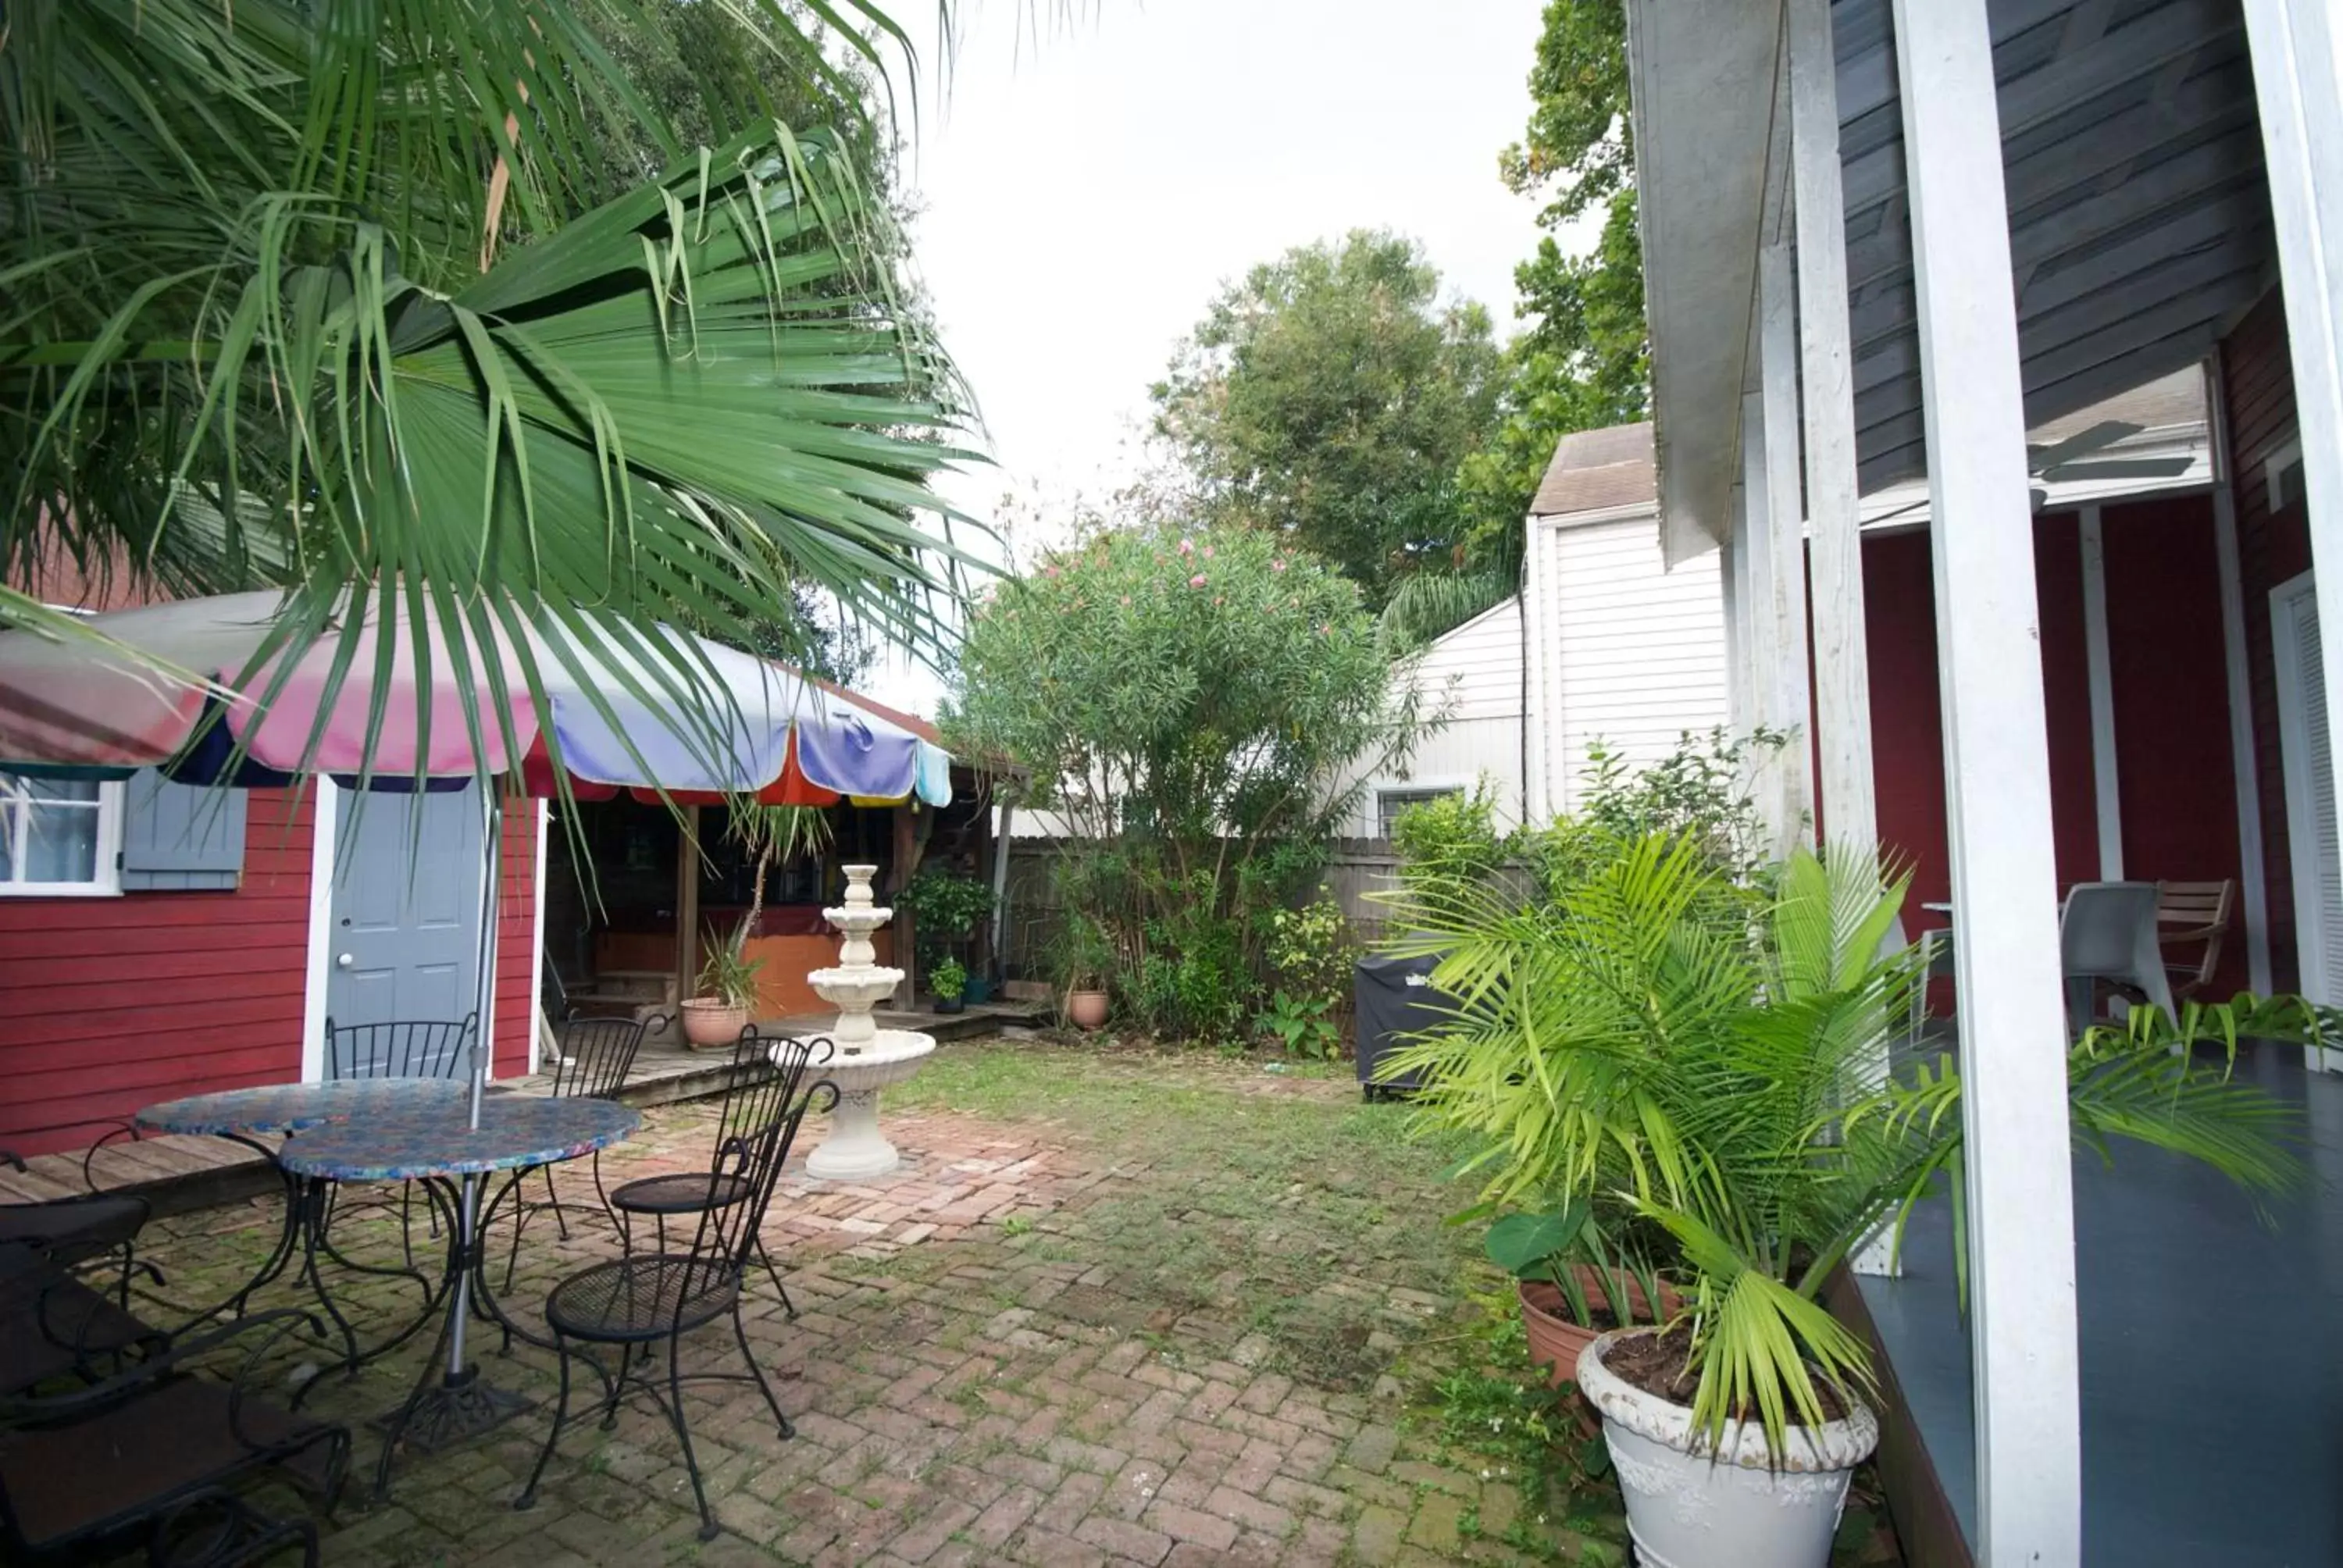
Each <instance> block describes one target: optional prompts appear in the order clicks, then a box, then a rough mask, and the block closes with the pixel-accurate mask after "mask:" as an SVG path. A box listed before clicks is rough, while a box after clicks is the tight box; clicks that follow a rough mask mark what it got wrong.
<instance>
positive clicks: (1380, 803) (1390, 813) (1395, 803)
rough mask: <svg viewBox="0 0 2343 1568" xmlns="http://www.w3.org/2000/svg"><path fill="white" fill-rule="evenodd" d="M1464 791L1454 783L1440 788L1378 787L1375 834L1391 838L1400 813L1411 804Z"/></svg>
mask: <svg viewBox="0 0 2343 1568" xmlns="http://www.w3.org/2000/svg"><path fill="white" fill-rule="evenodd" d="M1463 793H1464V791H1463V789H1460V788H1458V787H1457V786H1455V785H1453V784H1452V785H1449V786H1448V787H1447V788H1445V789H1378V790H1376V791H1375V827H1376V829H1377V831H1376V834H1375V836H1376V837H1377V838H1379V839H1388V838H1390V837H1391V836H1392V826H1393V823H1395V822H1397V821H1398V820H1399V814H1400V813H1401V812H1402V811H1404V810H1406V809H1408V808H1409V807H1410V806H1423V805H1426V804H1429V803H1430V802H1432V801H1433V800H1444V799H1447V798H1448V797H1449V796H1451V795H1462V794H1463Z"/></svg>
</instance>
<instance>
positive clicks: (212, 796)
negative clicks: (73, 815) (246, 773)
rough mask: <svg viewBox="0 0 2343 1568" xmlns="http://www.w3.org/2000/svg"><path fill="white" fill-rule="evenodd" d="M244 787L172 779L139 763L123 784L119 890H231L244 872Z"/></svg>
mask: <svg viewBox="0 0 2343 1568" xmlns="http://www.w3.org/2000/svg"><path fill="white" fill-rule="evenodd" d="M244 809H245V792H244V791H243V790H241V789H206V788H204V787H202V786H199V785H195V784H174V783H172V782H170V781H169V780H168V779H165V778H164V777H163V776H162V775H161V774H159V773H156V771H155V770H154V769H151V768H142V769H139V770H138V771H137V772H136V773H134V774H132V775H131V776H130V781H129V782H128V783H127V784H126V785H124V786H123V800H122V890H123V891H124V892H126V893H153V892H233V891H235V890H236V884H237V883H238V882H239V881H241V880H242V879H243V877H244Z"/></svg>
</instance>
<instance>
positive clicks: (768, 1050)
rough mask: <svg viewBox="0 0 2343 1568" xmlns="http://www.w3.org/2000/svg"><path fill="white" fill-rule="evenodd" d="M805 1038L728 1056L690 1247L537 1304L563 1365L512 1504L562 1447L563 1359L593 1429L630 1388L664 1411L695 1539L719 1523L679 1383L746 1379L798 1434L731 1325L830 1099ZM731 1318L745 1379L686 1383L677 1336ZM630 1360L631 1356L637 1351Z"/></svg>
mask: <svg viewBox="0 0 2343 1568" xmlns="http://www.w3.org/2000/svg"><path fill="white" fill-rule="evenodd" d="M819 1043H820V1047H821V1059H822V1060H828V1058H829V1054H830V1045H829V1041H827V1040H823V1041H820V1042H819ZM815 1044H816V1042H814V1041H810V1040H764V1039H762V1038H760V1037H759V1035H758V1034H757V1032H756V1030H753V1029H749V1030H743V1031H742V1032H741V1037H740V1041H739V1045H738V1046H736V1047H735V1048H734V1050H733V1057H732V1078H731V1081H730V1083H729V1086H728V1087H727V1090H726V1092H725V1096H724V1115H723V1121H722V1123H721V1126H720V1128H719V1132H718V1136H717V1141H716V1151H715V1155H714V1158H713V1159H711V1160H710V1161H709V1167H708V1171H707V1173H706V1174H704V1175H699V1176H695V1177H693V1178H691V1180H693V1181H697V1182H699V1184H700V1186H701V1189H702V1190H703V1191H707V1192H710V1193H717V1194H720V1195H721V1196H720V1198H719V1201H716V1202H713V1203H711V1204H709V1205H707V1206H705V1207H703V1208H701V1209H700V1210H699V1213H698V1220H697V1222H696V1224H695V1226H694V1233H693V1237H692V1241H691V1245H690V1247H689V1250H687V1251H664V1250H663V1251H657V1252H648V1253H630V1254H629V1255H628V1256H626V1257H622V1258H619V1259H617V1260H616V1261H611V1262H607V1263H598V1264H596V1265H595V1266H594V1267H592V1268H590V1269H587V1270H584V1271H580V1272H578V1273H575V1274H572V1275H570V1276H569V1277H568V1279H566V1280H564V1281H562V1282H560V1283H559V1284H558V1285H556V1286H555V1287H554V1288H553V1291H552V1293H551V1294H550V1295H548V1296H547V1297H546V1301H545V1322H546V1325H547V1326H548V1328H550V1329H551V1330H552V1331H553V1335H554V1348H555V1350H557V1351H558V1352H559V1353H560V1357H561V1392H560V1397H559V1400H558V1403H557V1404H556V1406H555V1409H554V1412H553V1424H552V1426H551V1427H550V1428H549V1429H548V1431H547V1432H546V1434H545V1448H544V1450H543V1452H540V1453H538V1456H537V1468H536V1469H535V1470H533V1471H531V1472H530V1473H529V1477H528V1485H527V1486H526V1487H524V1488H523V1489H522V1491H521V1493H520V1495H519V1496H518V1497H516V1498H515V1499H514V1500H513V1506H514V1507H515V1508H523V1509H525V1508H531V1507H534V1506H535V1505H536V1503H537V1487H538V1482H539V1481H541V1480H542V1479H544V1476H545V1467H546V1466H547V1465H548V1463H550V1462H552V1459H553V1453H554V1450H555V1449H556V1448H557V1447H558V1445H559V1443H560V1442H561V1429H562V1427H563V1426H564V1425H565V1424H566V1423H567V1422H568V1419H569V1385H570V1362H572V1361H573V1360H577V1359H580V1358H582V1359H584V1360H585V1361H586V1362H587V1364H588V1365H589V1366H591V1367H592V1368H593V1369H594V1371H595V1373H596V1375H597V1376H598V1377H599V1378H600V1379H601V1380H602V1401H601V1406H602V1429H603V1430H604V1431H605V1432H607V1431H608V1430H609V1429H610V1428H611V1427H612V1426H613V1425H615V1424H616V1423H617V1421H618V1402H619V1401H620V1400H621V1399H622V1398H624V1397H625V1396H626V1394H627V1392H628V1389H629V1388H636V1389H639V1390H640V1391H641V1392H645V1393H648V1394H649V1395H650V1397H651V1398H652V1400H653V1401H654V1402H657V1403H658V1404H659V1407H660V1409H662V1410H663V1411H665V1412H667V1417H668V1421H669V1423H670V1424H671V1425H673V1426H674V1428H675V1435H676V1441H677V1442H678V1443H679V1444H680V1445H681V1447H682V1449H683V1467H684V1469H685V1471H686V1472H687V1473H689V1475H690V1476H691V1491H692V1496H693V1497H694V1498H695V1499H696V1500H697V1501H698V1503H699V1538H700V1539H701V1540H702V1541H712V1540H714V1539H715V1538H716V1535H717V1532H718V1526H717V1523H716V1515H715V1513H714V1512H713V1511H712V1510H710V1509H709V1505H708V1492H707V1488H706V1487H705V1485H704V1484H703V1483H701V1481H700V1477H699V1461H698V1460H697V1459H696V1458H695V1457H694V1456H693V1454H692V1450H691V1429H690V1425H689V1422H688V1421H687V1419H686V1417H685V1413H684V1407H683V1385H684V1383H686V1382H754V1383H756V1385H757V1388H758V1391H759V1392H761V1393H762V1394H763V1395H764V1396H765V1403H766V1405H767V1406H768V1407H769V1409H770V1410H771V1411H772V1412H773V1420H774V1422H775V1423H776V1424H777V1425H778V1426H779V1431H780V1434H781V1436H783V1437H785V1438H786V1437H791V1436H794V1435H795V1434H796V1432H795V1429H794V1428H793V1427H791V1426H790V1424H789V1417H788V1416H787V1415H785V1414H783V1413H782V1411H781V1404H780V1401H779V1399H777V1398H775V1397H774V1394H773V1388H772V1384H771V1383H769V1382H767V1381H766V1379H765V1373H764V1370H763V1369H762V1368H760V1367H759V1366H758V1364H757V1354H756V1350H755V1348H754V1347H753V1346H751V1345H750V1344H749V1332H748V1329H747V1328H746V1327H745V1326H744V1325H743V1324H742V1322H741V1319H740V1303H741V1302H742V1300H743V1299H744V1297H745V1295H746V1293H747V1292H746V1290H745V1279H746V1275H747V1272H748V1267H749V1254H750V1253H751V1252H752V1251H756V1250H757V1231H758V1230H759V1227H760V1226H761V1225H762V1224H763V1223H764V1219H765V1210H766V1207H767V1205H768V1204H769V1203H770V1202H771V1201H772V1196H773V1185H774V1183H775V1181H778V1180H779V1177H780V1173H781V1167H782V1165H783V1164H784V1163H786V1162H787V1161H788V1160H789V1146H790V1144H791V1143H793V1142H795V1141H796V1139H797V1133H798V1128H799V1125H800V1124H802V1123H803V1121H805V1114H806V1111H807V1109H808V1108H809V1106H810V1105H811V1104H812V1103H813V1101H814V1100H815V1099H816V1097H817V1096H819V1095H821V1094H824V1093H826V1094H827V1095H828V1096H829V1099H828V1101H827V1104H828V1105H832V1106H834V1105H836V1104H837V1103H838V1090H837V1087H836V1086H835V1085H834V1084H831V1083H829V1082H818V1083H813V1084H811V1085H809V1084H808V1083H807V1082H806V1079H807V1075H808V1072H809V1070H810V1069H811V1067H812V1065H813V1063H814V1060H815V1059H814V1046H815ZM728 1316H729V1318H730V1319H731V1320H732V1335H733V1338H734V1339H735V1340H737V1341H738V1342H739V1346H740V1354H741V1357H742V1359H743V1360H745V1361H746V1362H748V1364H749V1370H748V1372H747V1373H746V1374H742V1373H737V1372H695V1373H692V1374H691V1375H690V1376H689V1377H686V1376H685V1375H684V1373H683V1371H682V1367H681V1360H680V1357H681V1347H682V1343H683V1336H684V1335H685V1334H686V1333H687V1332H690V1331H691V1330H693V1329H696V1328H699V1327H702V1326H703V1325H705V1324H708V1323H711V1322H715V1321H717V1320H718V1319H719V1318H723V1317H728ZM661 1340H665V1341H666V1342H667V1377H666V1380H665V1381H666V1385H667V1386H666V1389H665V1392H661V1390H660V1388H659V1382H658V1381H657V1374H656V1372H652V1371H651V1370H649V1367H650V1362H649V1351H650V1349H651V1347H652V1346H654V1345H655V1344H657V1343H658V1342H659V1341H661ZM592 1345H608V1346H611V1347H613V1348H614V1349H616V1350H617V1351H618V1356H617V1357H616V1360H617V1362H618V1364H617V1367H616V1369H615V1371H614V1370H613V1369H612V1368H610V1367H607V1366H605V1365H604V1364H603V1362H602V1359H601V1358H600V1357H598V1356H596V1355H595V1354H594V1353H593V1352H591V1351H590V1350H588V1349H587V1348H586V1347H588V1346H592ZM637 1352H642V1353H641V1356H640V1359H638V1354H637Z"/></svg>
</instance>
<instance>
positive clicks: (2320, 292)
mask: <svg viewBox="0 0 2343 1568" xmlns="http://www.w3.org/2000/svg"><path fill="white" fill-rule="evenodd" d="M2333 4H2334V0H2245V9H2246V36H2247V41H2248V43H2249V45H2250V46H2251V52H2252V55H2253V61H2254V95H2255V97H2256V98H2257V99H2258V102H2259V104H2260V106H2261V125H2262V152H2263V156H2264V159H2265V161H2266V163H2267V165H2268V179H2269V195H2270V216H2271V217H2272V219H2273V220H2274V222H2275V226H2276V228H2277V230H2278V276H2279V279H2280V281H2281V283H2282V284H2283V286H2284V287H2285V291H2286V329H2287V337H2288V345H2289V347H2291V348H2292V350H2293V358H2294V398H2295V411H2296V417H2297V418H2298V421H2299V427H2300V429H2301V431H2302V469H2303V489H2304V493H2305V495H2306V496H2307V497H2308V501H2309V507H2310V550H2311V558H2312V561H2313V564H2314V565H2315V566H2316V568H2318V578H2317V583H2318V624H2319V626H2320V627H2321V628H2324V632H2325V635H2324V636H2323V637H2322V638H2321V639H2320V643H2321V648H2322V650H2323V651H2322V654H2321V658H2320V662H2321V664H2322V665H2323V666H2324V667H2325V671H2326V679H2327V689H2328V693H2329V694H2330V696H2329V707H2330V711H2331V709H2332V704H2333V700H2334V699H2333V696H2332V694H2334V693H2338V692H2343V630H2338V628H2343V55H2338V45H2343V37H2338V23H2337V20H2336V18H2335V16H2334V15H2333V14H2332V11H2331V7H2332V5H2333ZM2334 765H2335V769H2336V772H2337V776H2338V777H2337V783H2338V792H2337V799H2343V747H2337V748H2335V749H2334Z"/></svg>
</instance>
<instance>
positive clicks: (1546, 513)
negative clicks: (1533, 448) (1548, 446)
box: [1530, 419, 1660, 518]
mask: <svg viewBox="0 0 2343 1568" xmlns="http://www.w3.org/2000/svg"><path fill="white" fill-rule="evenodd" d="M1659 493H1660V491H1659V471H1658V469H1657V468H1655V467H1654V466H1653V463H1652V422H1651V421H1650V420H1649V419H1645V420H1642V421H1640V422H1638V423H1636V424H1634V425H1614V426H1611V427H1608V428H1606V429H1602V430H1574V431H1572V432H1571V433H1570V434H1569V435H1567V436H1564V437H1563V438H1562V439H1561V441H1560V442H1558V443H1557V444H1556V445H1555V447H1554V461H1553V462H1552V463H1549V464H1548V465H1546V470H1545V477H1544V480H1542V481H1541V482H1540V483H1539V485H1538V489H1537V496H1536V498H1534V499H1533V500H1532V501H1531V502H1530V516H1532V517H1534V518H1553V517H1564V516H1567V515H1569V514H1570V513H1573V512H1594V511H1603V510H1607V509H1608V508H1613V507H1625V506H1632V505H1634V503H1636V502H1638V501H1644V502H1648V501H1653V500H1656V499H1658V498H1659Z"/></svg>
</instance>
